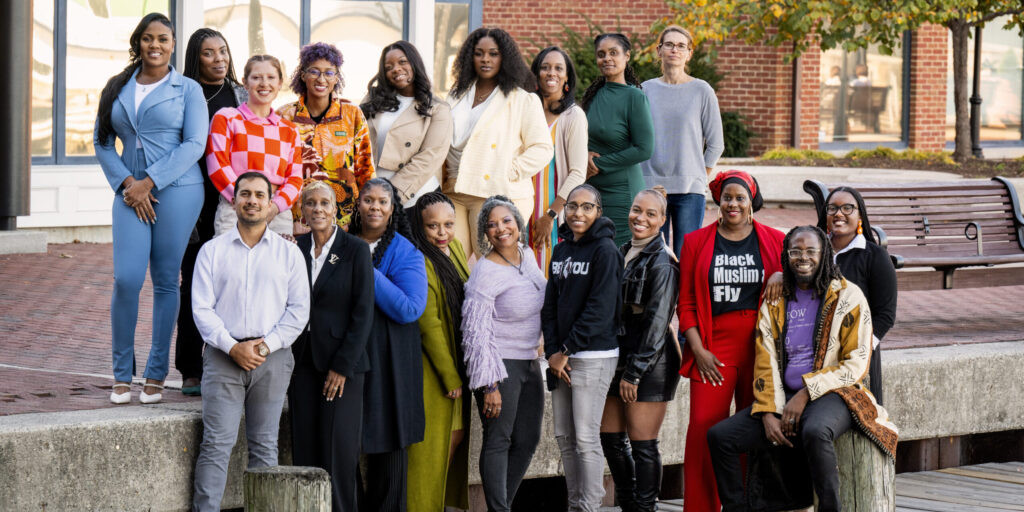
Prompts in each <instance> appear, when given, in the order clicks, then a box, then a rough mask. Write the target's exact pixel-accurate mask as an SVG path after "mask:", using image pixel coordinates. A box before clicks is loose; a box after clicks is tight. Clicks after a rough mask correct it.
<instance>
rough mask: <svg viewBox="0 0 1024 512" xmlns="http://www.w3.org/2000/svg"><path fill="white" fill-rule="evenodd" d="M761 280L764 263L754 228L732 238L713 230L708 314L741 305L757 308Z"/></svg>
mask: <svg viewBox="0 0 1024 512" xmlns="http://www.w3.org/2000/svg"><path fill="white" fill-rule="evenodd" d="M763 282H764V264H763V263H762V262H761V250H760V248H759V247H758V243H757V232H756V231H751V232H750V235H749V236H747V237H746V238H744V239H743V240H740V241H738V242H734V241H732V240H729V239H726V238H725V237H723V236H722V235H721V234H720V233H716V234H715V252H714V254H713V255H712V257H711V270H710V271H709V272H708V288H709V290H710V291H711V315H712V316H716V315H721V314H723V313H728V312H730V311H740V310H744V309H753V310H757V306H758V299H759V298H760V295H761V283H763Z"/></svg>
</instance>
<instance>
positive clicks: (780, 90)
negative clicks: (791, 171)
mask: <svg viewBox="0 0 1024 512" xmlns="http://www.w3.org/2000/svg"><path fill="white" fill-rule="evenodd" d="M782 58H783V51H782V50H780V49H778V48H771V47H767V46H750V45H747V44H745V43H743V42H739V41H726V42H725V43H724V44H722V45H721V46H719V49H718V69H719V70H720V71H722V72H724V73H726V77H725V79H724V80H722V82H721V84H720V85H719V90H718V103H719V107H720V108H721V110H722V111H723V112H724V111H730V110H732V111H738V112H740V113H741V114H742V115H743V116H744V117H745V118H746V122H747V126H748V127H749V128H750V129H751V130H753V131H754V132H755V133H756V134H757V137H755V138H753V139H751V144H750V145H751V148H750V149H751V153H752V154H755V155H756V154H760V153H762V152H764V151H765V150H766V149H770V148H773V147H776V146H788V145H790V144H791V143H792V131H791V126H792V103H793V100H792V98H793V92H792V91H793V66H792V64H785V63H784V62H783V60H782Z"/></svg>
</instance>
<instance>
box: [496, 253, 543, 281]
mask: <svg viewBox="0 0 1024 512" xmlns="http://www.w3.org/2000/svg"><path fill="white" fill-rule="evenodd" d="M494 252H496V253H498V257H500V258H501V259H503V260H505V263H508V265H509V266H510V267H512V268H514V269H516V272H519V275H523V263H524V262H526V257H525V256H523V250H522V248H520V247H516V252H517V253H519V264H518V265H513V264H512V262H511V261H509V260H508V258H506V257H505V255H504V254H502V253H501V251H499V250H497V249H495V250H494ZM530 282H531V283H533V287H534V288H536V289H537V290H540V285H538V284H537V283H536V282H535V281H533V280H532V279H531V280H530Z"/></svg>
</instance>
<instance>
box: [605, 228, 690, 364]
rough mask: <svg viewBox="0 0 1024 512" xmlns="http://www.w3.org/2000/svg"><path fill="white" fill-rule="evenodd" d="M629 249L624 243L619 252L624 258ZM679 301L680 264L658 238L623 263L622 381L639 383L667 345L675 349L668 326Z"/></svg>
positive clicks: (628, 245)
mask: <svg viewBox="0 0 1024 512" xmlns="http://www.w3.org/2000/svg"><path fill="white" fill-rule="evenodd" d="M629 249H630V243H626V244H625V245H623V246H622V247H621V248H620V249H619V250H620V251H622V254H623V256H625V255H626V253H628V252H629ZM678 300H679V261H678V260H676V258H675V256H672V254H671V253H669V252H668V251H667V250H666V249H665V242H664V240H663V239H662V237H660V236H659V237H657V238H655V239H654V240H652V241H651V243H649V244H647V247H644V249H643V251H641V252H640V255H639V256H637V257H636V258H634V259H633V260H632V261H630V262H629V263H627V264H626V269H625V271H624V272H623V276H622V306H623V307H622V328H621V329H620V331H619V352H620V355H619V361H620V362H624V363H625V367H624V368H623V372H622V378H623V379H624V380H626V381H627V382H630V383H633V384H636V383H638V382H640V378H641V377H643V376H644V374H645V373H646V372H647V371H648V370H649V369H650V368H652V367H653V366H654V364H655V363H657V362H658V360H659V358H661V357H662V354H663V353H664V351H665V346H666V344H669V347H670V348H669V350H675V348H674V347H673V346H672V345H674V344H675V340H674V338H673V336H672V332H671V330H670V326H671V324H672V317H673V316H674V315H675V311H676V303H677V302H678ZM674 370H675V371H677V370H678V369H674ZM670 371H672V370H670Z"/></svg>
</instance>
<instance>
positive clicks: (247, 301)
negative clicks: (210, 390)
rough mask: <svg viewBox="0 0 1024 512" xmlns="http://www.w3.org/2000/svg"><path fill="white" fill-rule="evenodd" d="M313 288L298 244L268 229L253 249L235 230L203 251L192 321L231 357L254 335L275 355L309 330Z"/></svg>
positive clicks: (195, 280) (196, 277) (195, 279)
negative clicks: (311, 291)
mask: <svg viewBox="0 0 1024 512" xmlns="http://www.w3.org/2000/svg"><path fill="white" fill-rule="evenodd" d="M325 252H327V251H325ZM309 288H310V286H309V281H308V280H307V277H306V262H305V261H304V260H303V258H302V251H300V250H299V248H298V246H296V245H295V244H293V243H291V242H289V241H287V240H285V239H284V238H282V237H281V235H278V234H277V233H274V232H273V231H271V230H269V229H267V230H266V231H265V232H264V233H263V238H261V239H260V240H259V242H256V245H255V246H253V247H251V248H250V247H249V246H247V245H246V244H245V242H243V241H242V236H241V234H240V233H239V232H238V228H237V227H235V228H234V229H232V230H231V231H228V232H226V233H224V234H223V235H220V236H218V237H216V238H214V239H213V240H210V241H209V242H206V244H204V245H203V247H202V249H200V250H199V256H198V257H197V258H196V269H195V273H194V274H193V278H192V317H193V318H194V319H195V321H196V327H197V328H198V329H199V334H201V335H202V336H203V340H204V341H206V343H209V344H210V345H211V346H213V347H216V348H218V349H220V350H221V351H223V352H224V353H225V354H226V353H229V352H230V351H231V348H232V347H234V346H235V344H236V343H238V342H237V341H236V340H238V339H243V338H252V337H263V340H264V341H265V342H266V344H267V347H269V348H270V351H271V352H274V351H276V350H278V349H282V348H286V347H289V346H291V344H292V343H294V342H295V339H296V338H297V337H298V336H299V334H300V333H301V332H302V329H303V328H304V327H305V326H306V323H307V322H308V320H309Z"/></svg>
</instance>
